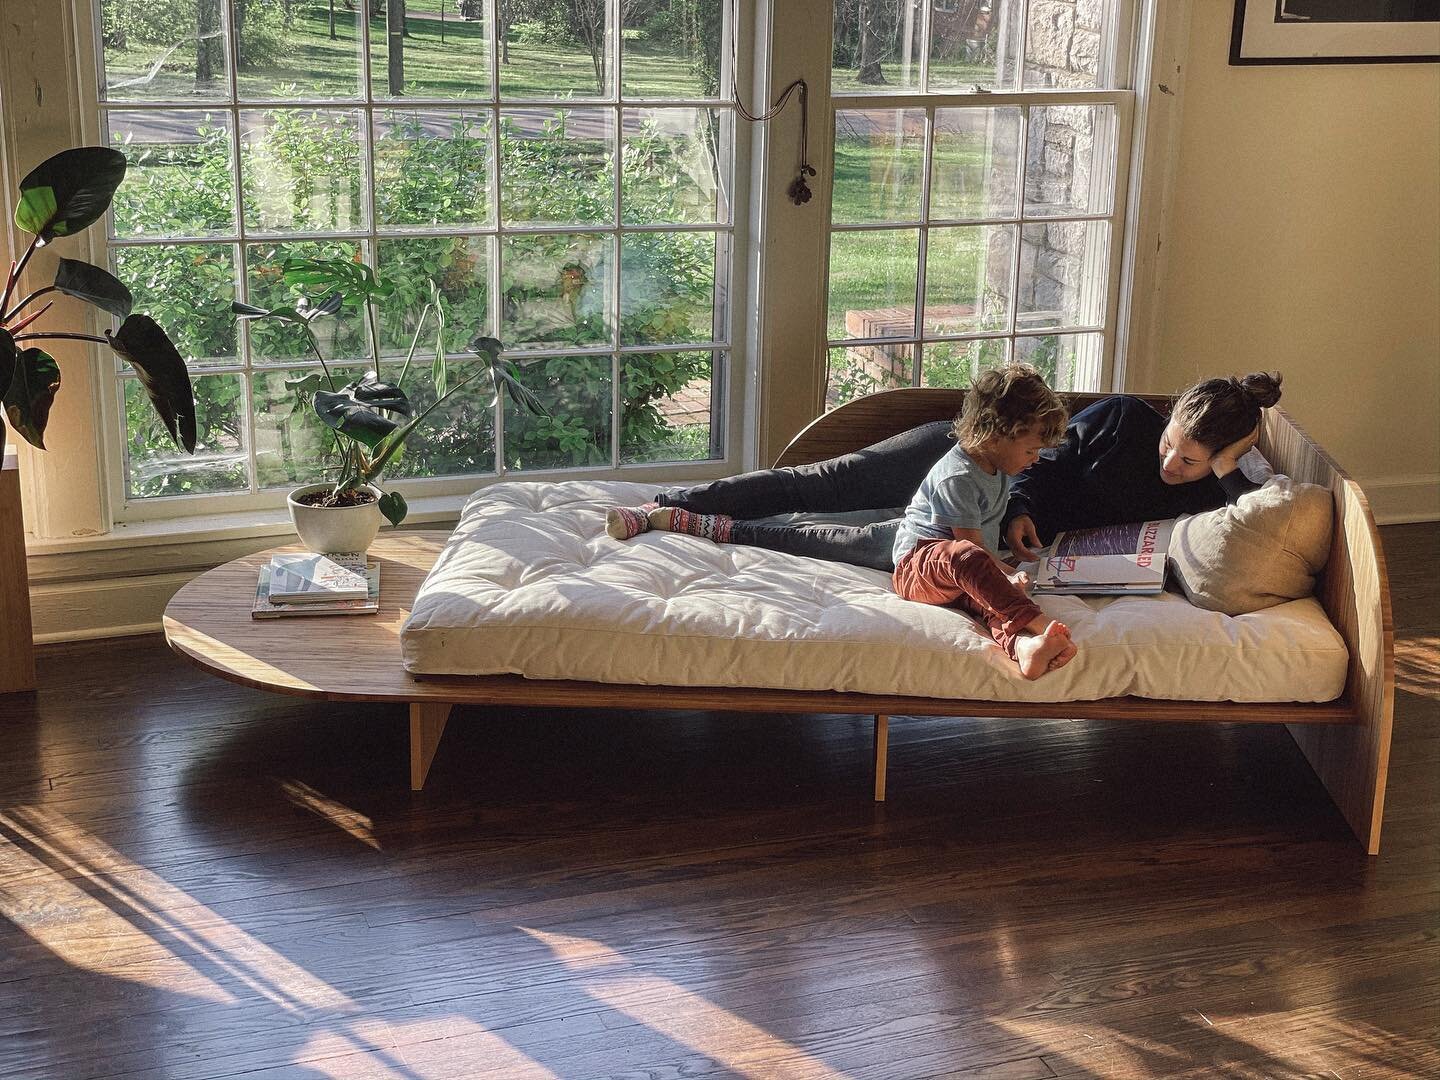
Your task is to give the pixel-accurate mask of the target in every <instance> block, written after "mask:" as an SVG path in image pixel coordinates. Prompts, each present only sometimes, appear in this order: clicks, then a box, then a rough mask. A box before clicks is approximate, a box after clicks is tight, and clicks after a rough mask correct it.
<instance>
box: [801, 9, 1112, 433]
mask: <svg viewBox="0 0 1440 1080" xmlns="http://www.w3.org/2000/svg"><path fill="white" fill-rule="evenodd" d="M1028 6H1029V4H1028V0H1027V3H1026V8H1027V13H1028ZM1111 13H1112V15H1113V18H1112V19H1111V20H1109V25H1107V26H1106V27H1105V28H1104V29H1105V37H1106V40H1105V41H1103V42H1102V46H1101V52H1100V56H1101V60H1102V64H1101V66H1100V68H1099V70H1098V72H1097V75H1096V83H1097V84H1100V85H1102V86H1103V85H1104V84H1106V83H1110V82H1113V83H1115V84H1116V88H1115V89H1093V90H1087V89H1070V90H1048V89H1037V90H1023V89H1022V90H996V91H984V90H981V91H977V92H968V93H954V92H934V91H932V92H929V93H925V92H918V91H908V90H898V91H885V90H879V91H874V92H867V93H845V94H832V96H831V98H830V110H829V125H828V132H829V139H830V145H831V146H832V147H833V146H834V142H835V134H836V118H837V117H838V116H839V114H840V113H841V112H845V111H862V110H866V111H890V110H901V109H903V110H909V111H916V112H919V111H923V112H924V113H925V135H924V161H923V172H922V174H921V181H920V182H921V195H920V199H921V207H920V209H921V213H920V215H919V219H918V222H917V221H903V222H902V221H885V222H865V223H855V224H851V223H844V224H836V223H834V222H833V221H828V220H827V230H826V252H825V264H824V265H825V267H826V275H827V278H828V273H829V262H830V259H829V257H830V251H829V241H830V238H832V237H833V236H834V235H835V234H836V233H837V232H867V231H877V230H898V229H906V230H917V231H918V233H919V245H918V254H917V258H918V265H917V268H916V283H915V297H914V304H913V311H914V316H915V319H914V326H913V327H912V333H911V334H908V335H903V336H894V337H876V338H863V339H859V338H842V339H835V340H831V339H829V337H828V334H827V339H826V341H825V350H826V358H827V374H828V357H829V353H830V350H831V349H833V348H840V347H866V346H878V347H889V348H897V349H898V348H909V349H911V350H912V352H911V357H910V368H911V377H910V382H909V383H908V385H911V386H922V385H924V384H923V382H922V373H923V371H924V355H925V349H926V347H927V345H931V344H936V345H939V344H954V343H959V342H967V341H975V340H986V339H994V340H1000V341H1007V340H1008V341H1011V342H1014V341H1018V340H1021V339H1025V338H1044V337H1051V336H1054V335H1064V334H1092V333H1097V332H1098V333H1099V334H1101V335H1102V342H1103V349H1102V352H1101V357H1100V367H1099V369H1098V370H1095V371H1089V372H1086V373H1085V375H1086V378H1085V382H1087V383H1089V384H1090V385H1082V386H1079V387H1077V389H1079V390H1087V391H1088V390H1098V391H1103V390H1104V389H1106V388H1108V387H1111V386H1113V385H1114V384H1115V372H1116V345H1117V341H1118V340H1119V338H1120V329H1119V324H1120V315H1121V294H1122V288H1121V286H1122V281H1123V277H1124V269H1125V264H1126V261H1127V260H1126V258H1125V255H1126V251H1127V247H1126V245H1127V239H1128V237H1127V228H1126V225H1127V221H1128V220H1129V202H1128V194H1129V191H1130V175H1131V159H1132V146H1133V140H1134V120H1135V105H1136V97H1137V95H1136V92H1135V90H1134V89H1133V86H1134V72H1133V66H1132V65H1133V57H1134V54H1135V50H1134V49H1133V45H1134V43H1135V40H1136V31H1137V29H1138V27H1137V22H1136V19H1137V11H1136V6H1135V0H1116V2H1115V4H1114V7H1113V9H1112V12H1111ZM1025 18H1026V15H1025V14H1022V16H1021V19H1022V22H1021V25H1022V26H1024V25H1026V22H1025ZM932 21H933V20H932V19H921V20H920V23H921V26H920V43H919V47H920V57H919V77H918V82H917V85H918V86H920V87H924V86H925V85H926V83H927V79H928V75H929V67H930V28H931V23H932ZM1025 44H1026V43H1025V42H1023V41H1022V43H1021V47H1020V48H1019V49H1018V50H1017V52H1016V56H1015V76H1014V77H1015V84H1016V85H1017V86H1020V87H1023V86H1024V84H1025V66H1026V65H1025V54H1026V51H1027V50H1026V48H1025ZM902 65H903V62H902ZM1056 105H1109V106H1112V107H1113V108H1114V110H1115V129H1114V145H1113V150H1114V159H1113V161H1111V162H1108V163H1106V164H1107V165H1109V166H1110V167H1109V168H1099V167H1093V171H1092V181H1093V182H1095V186H1096V188H1097V189H1098V188H1101V187H1102V186H1105V187H1108V188H1109V193H1110V194H1111V196H1112V197H1111V198H1110V199H1109V203H1110V209H1109V212H1107V213H1063V214H1049V215H1043V216H1033V215H1032V216H1026V214H1025V188H1024V175H1025V168H1026V159H1027V156H1028V155H1027V139H1028V136H1029V127H1030V125H1029V117H1030V110H1031V109H1032V108H1043V107H1046V106H1056ZM1003 106H1013V107H1017V108H1019V110H1020V130H1019V141H1018V143H1017V147H1016V158H1017V160H1016V175H1015V187H1016V214H1015V215H1014V216H1011V217H1004V218H999V217H987V218H977V219H974V220H958V219H957V220H951V219H944V220H942V221H937V222H934V223H933V224H932V221H931V215H930V197H929V186H930V176H931V158H932V152H933V150H934V144H935V113H936V111H937V110H942V109H943V110H954V109H966V108H972V109H987V108H998V107H1003ZM1100 149H1101V147H1100V146H1099V145H1098V144H1097V146H1096V151H1097V152H1098V151H1099V150H1100ZM1086 221H1104V222H1108V223H1109V227H1110V232H1109V243H1108V246H1107V249H1106V252H1107V253H1106V258H1107V259H1108V263H1107V266H1106V275H1105V279H1104V283H1105V295H1104V297H1103V300H1102V302H1101V303H1100V304H1099V305H1098V309H1099V310H1100V312H1101V321H1100V323H1099V325H1098V326H1096V325H1086V326H1073V327H1072V326H1057V327H1046V328H1044V329H1040V328H1034V329H1023V328H1020V327H1018V326H1017V325H1015V324H1016V323H1017V322H1018V314H1017V305H1018V304H1019V296H1018V292H1017V286H1018V275H1019V269H1020V265H1021V262H1022V252H1023V246H1024V242H1023V235H1024V226H1025V225H1029V224H1049V223H1056V224H1060V223H1065V222H1086ZM966 225H975V226H981V225H996V226H1014V227H1015V229H1016V233H1015V249H1016V250H1015V252H1014V254H1013V256H1012V257H1013V259H1014V266H1013V267H1012V273H1013V275H1014V276H1013V277H1012V281H1011V300H1010V307H1011V311H1010V317H1011V324H1012V325H1011V327H1010V328H1009V329H1007V330H1000V331H994V332H974V333H966V334H964V335H940V334H927V333H926V332H925V326H924V310H925V303H926V270H927V262H928V259H927V251H928V244H927V241H928V238H929V234H930V231H931V229H932V227H938V228H942V229H943V228H951V227H955V226H966ZM1094 255H1095V253H1093V252H1091V253H1088V255H1087V257H1090V258H1093V257H1094ZM1087 284H1090V282H1089V281H1088V279H1087ZM927 337H929V338H931V339H933V340H932V341H930V342H927V341H926V340H925V339H926V338H927ZM822 407H823V406H822Z"/></svg>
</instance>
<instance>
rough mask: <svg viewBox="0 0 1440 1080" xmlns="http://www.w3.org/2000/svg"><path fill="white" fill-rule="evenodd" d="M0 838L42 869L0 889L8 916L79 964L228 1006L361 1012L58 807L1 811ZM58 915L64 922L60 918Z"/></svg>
mask: <svg viewBox="0 0 1440 1080" xmlns="http://www.w3.org/2000/svg"><path fill="white" fill-rule="evenodd" d="M0 837H3V839H4V840H6V841H9V842H10V845H11V849H10V850H11V855H10V858H12V859H28V860H30V861H31V862H32V863H33V864H34V869H35V871H36V872H35V873H33V874H31V875H30V877H29V880H28V881H27V882H26V888H25V890H24V892H23V893H21V892H20V891H18V890H6V891H4V892H0V916H3V917H5V918H6V919H8V920H9V921H11V922H12V923H14V924H15V925H16V926H17V927H18V928H19V929H21V930H22V931H24V932H25V933H26V934H28V935H29V936H30V937H31V938H32V939H34V940H35V941H36V942H38V943H39V944H41V945H44V946H45V947H46V948H47V949H49V950H50V951H51V952H53V953H54V954H55V955H56V956H58V957H60V958H61V959H62V960H64V961H65V962H66V963H68V964H71V965H73V966H74V967H77V968H81V969H84V970H87V971H93V972H96V973H97V974H102V975H107V976H110V977H113V978H117V979H125V980H127V981H130V982H136V983H140V984H142V985H146V986H153V987H155V988H156V989H161V990H166V991H170V992H172V993H177V994H187V995H190V996H193V997H197V998H200V999H202V1000H208V1001H214V1002H218V1003H224V1004H230V1003H234V1002H236V1001H237V1000H238V997H237V994H247V995H254V996H256V997H259V998H263V999H265V1000H267V1001H270V1002H271V1003H273V1004H274V1005H276V1006H277V1007H279V1008H282V1009H284V1010H286V1011H287V1012H298V1013H304V1012H308V1011H318V1010H327V1011H330V1010H337V1009H339V1010H345V1009H348V1008H354V1006H353V1005H352V1004H351V1002H350V999H349V998H347V997H346V996H345V995H344V994H343V993H341V992H340V991H338V990H336V989H335V988H334V987H332V986H330V985H329V984H328V983H325V982H324V981H322V980H320V979H317V978H315V977H314V976H313V975H311V974H310V973H309V972H307V971H306V970H305V969H304V968H302V967H299V966H298V965H296V964H293V963H291V962H290V961H289V960H287V959H286V958H285V957H283V956H281V955H280V954H279V953H277V952H276V951H275V950H274V949H272V948H270V947H269V946H268V945H265V944H264V943H263V942H260V941H257V940H256V939H255V938H254V937H252V936H251V935H250V934H247V933H246V932H245V931H243V930H239V929H237V928H236V927H235V926H233V925H231V924H230V923H228V922H226V921H225V920H224V919H221V918H219V917H217V916H216V915H214V913H213V912H211V911H210V910H209V909H208V908H206V907H204V906H203V905H201V904H197V903H196V902H195V900H194V899H193V898H192V897H191V896H190V895H189V894H187V893H185V892H184V891H182V890H180V889H177V888H176V887H175V886H173V885H171V884H170V883H169V882H167V881H166V880H165V879H164V878H162V877H160V876H159V875H158V874H155V873H153V872H152V871H150V870H147V869H145V868H144V867H142V866H139V865H137V864H136V863H133V862H131V861H130V860H129V859H127V858H125V856H123V855H122V854H120V853H119V852H117V851H116V850H115V849H114V848H112V847H110V846H109V845H108V844H106V843H104V842H103V841H101V840H98V839H96V838H95V837H94V836H93V835H91V834H89V833H86V832H85V831H84V830H82V829H80V828H79V827H77V826H76V825H74V824H72V823H71V822H69V821H68V820H66V819H65V818H64V817H63V816H62V815H61V814H59V813H57V812H56V811H54V810H51V809H48V808H44V807H17V808H14V809H11V810H8V811H3V812H0ZM60 837H64V839H59V838H60ZM27 894H28V895H33V896H35V897H37V898H43V902H44V911H36V910H34V909H33V908H32V907H31V906H30V904H29V903H28V902H27V900H26V899H25V897H26V895H27ZM57 909H58V910H59V911H60V912H63V917H60V918H57V917H54V915H53V913H54V912H55V911H56V910H57ZM77 930H78V931H80V932H78V933H77ZM99 943H103V944H99ZM182 954H183V955H182Z"/></svg>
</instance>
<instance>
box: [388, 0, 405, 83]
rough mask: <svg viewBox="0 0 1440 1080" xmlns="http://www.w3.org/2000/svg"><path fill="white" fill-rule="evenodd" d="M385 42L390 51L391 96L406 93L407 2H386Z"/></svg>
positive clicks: (390, 0) (396, 0) (394, 0)
mask: <svg viewBox="0 0 1440 1080" xmlns="http://www.w3.org/2000/svg"><path fill="white" fill-rule="evenodd" d="M385 40H386V42H387V43H388V45H389V46H390V49H389V53H390V56H389V60H390V63H389V74H390V96H391V97H400V96H401V95H403V94H404V93H405V0H386V5H385Z"/></svg>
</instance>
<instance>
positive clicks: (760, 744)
mask: <svg viewBox="0 0 1440 1080" xmlns="http://www.w3.org/2000/svg"><path fill="white" fill-rule="evenodd" d="M1385 542H1386V546H1387V551H1388V553H1389V557H1390V566H1391V572H1392V575H1393V577H1392V586H1393V590H1394V595H1395V606H1396V621H1397V625H1398V635H1399V689H1398V692H1397V695H1396V696H1397V705H1396V733H1395V746H1394V754H1393V758H1392V765H1391V771H1390V797H1389V802H1388V806H1387V812H1386V823H1385V836H1384V850H1383V854H1381V856H1380V857H1379V858H1377V859H1368V858H1366V856H1365V855H1363V854H1362V853H1361V850H1360V847H1359V845H1358V844H1356V843H1355V842H1354V841H1353V840H1352V839H1351V838H1350V836H1349V834H1348V832H1347V830H1346V828H1345V825H1344V824H1343V822H1342V821H1341V819H1340V818H1339V816H1338V815H1337V814H1336V812H1335V811H1334V809H1333V808H1332V806H1331V805H1330V803H1329V801H1328V799H1327V797H1326V795H1325V793H1324V791H1323V790H1322V789H1321V788H1320V786H1319V785H1318V783H1316V781H1315V780H1314V779H1313V777H1312V776H1311V775H1310V773H1309V771H1308V770H1307V768H1306V766H1305V764H1304V762H1303V760H1302V759H1301V757H1300V754H1299V753H1298V751H1297V750H1296V748H1295V746H1294V745H1293V743H1292V742H1291V741H1290V739H1289V737H1288V735H1287V734H1286V733H1285V732H1284V731H1283V730H1277V729H1274V728H1263V727H1257V728H1248V727H1239V726H1227V727H1200V726H1184V725H1169V724H1167V725H1158V724H1157V725H1153V726H1151V725H1143V724H1122V723H1118V722H1117V723H1083V724H1082V723H1069V722H1058V721H1056V722H1033V721H1024V722H1015V721H1010V722H999V721H993V720H974V719H968V720H966V719H951V720H929V719H923V720H922V719H906V718H903V717H897V718H896V719H895V720H894V722H893V724H892V726H891V774H890V781H891V782H890V802H889V803H888V804H887V805H885V806H881V807H876V806H875V805H873V804H872V803H871V802H870V799H869V767H870V766H869V762H870V747H869V738H870V734H869V724H868V722H867V721H864V720H859V719H856V718H853V717H850V718H847V717H775V716H729V715H712V714H699V713H678V712H677V713H665V714H661V713H652V714H631V713H620V712H594V713H588V714H580V713H565V712H556V711H550V712H540V711H520V710H516V711H507V712H504V713H494V714H486V713H484V712H482V711H480V710H457V713H456V716H455V718H454V719H452V720H451V723H450V728H449V731H448V732H447V733H446V735H445V741H444V744H443V745H442V746H441V749H440V754H439V756H438V758H437V761H436V764H435V767H434V769H433V771H432V772H431V775H430V781H429V786H428V788H427V790H426V791H424V792H423V793H420V794H418V795H412V794H411V793H410V792H409V791H408V790H407V788H406V778H407V772H406V759H405V751H406V724H405V718H404V716H403V715H402V714H401V712H399V711H398V710H393V709H389V708H380V707H351V706H326V705H321V704H313V703H307V702H302V701H295V700H291V699H285V698H279V697H274V696H268V695H266V694H263V693H259V692H254V691H249V690H245V689H241V688H238V687H234V686H230V685H228V684H225V683H221V682H219V681H216V680H215V679H213V678H211V677H209V676H206V675H204V674H202V673H201V672H199V671H197V670H194V669H192V668H190V667H189V666H188V665H186V664H185V663H184V662H182V661H181V660H179V659H177V658H176V657H174V656H172V655H171V654H170V653H169V652H168V651H167V650H166V649H165V647H164V645H163V643H162V642H161V641H160V640H159V639H158V638H139V639H130V640H124V641H108V642H93V643H87V644H81V645H71V646H63V647H55V648H49V649H46V650H44V651H43V652H42V656H41V660H40V667H41V680H42V685H43V689H42V690H41V691H40V692H39V693H38V694H36V695H34V696H19V697H14V696H12V697H9V698H5V699H0V1076H4V1077H8V1078H37V1080H39V1078H44V1080H55V1078H82V1077H101V1076H127V1077H130V1076H134V1077H142V1076H143V1077H167V1078H171V1077H174V1078H179V1077H184V1078H199V1077H221V1076H237V1075H244V1076H246V1077H250V1078H255V1080H260V1078H266V1080H268V1078H271V1077H282V1076H283V1077H343V1078H347V1080H348V1078H361V1080H368V1078H371V1077H401V1078H421V1077H424V1078H433V1077H463V1078H467V1080H468V1078H479V1077H496V1078H506V1080H508V1078H512V1077H529V1076H557V1077H583V1078H589V1077H605V1076H622V1077H637V1078H638V1077H643V1078H654V1080H670V1078H676V1080H678V1078H687V1080H688V1078H698V1077H721V1076H726V1077H729V1076H745V1077H792V1076H794V1077H841V1076H844V1077H857V1078H859V1077H866V1078H881V1077H886V1078H906V1080H909V1078H921V1077H942V1076H943V1077H972V1078H981V1077H983V1078H988V1080H1029V1078H1040V1077H1104V1078H1110V1077H1167V1078H1168V1077H1216V1076H1223V1077H1300V1076H1306V1077H1311V1076H1313V1077H1337V1078H1340V1080H1350V1078H1352V1077H1435V1076H1440V1049H1437V1045H1440V910H1437V905H1440V839H1437V838H1440V790H1437V788H1440V785H1437V780H1440V584H1437V580H1436V577H1435V574H1434V567H1435V566H1436V565H1437V556H1440V526H1434V525H1424V526H1400V527H1394V528H1390V529H1387V530H1385Z"/></svg>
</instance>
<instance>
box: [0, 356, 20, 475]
mask: <svg viewBox="0 0 1440 1080" xmlns="http://www.w3.org/2000/svg"><path fill="white" fill-rule="evenodd" d="M19 359H20V350H19V349H18V348H16V346H15V339H14V338H12V337H11V336H10V332H9V331H8V330H6V329H5V328H4V327H0V399H3V398H4V396H5V392H6V391H7V390H9V389H10V380H11V379H13V378H14V377H15V365H16V363H17V362H18V361H19ZM4 452H5V423H4V421H3V420H0V454H3V453H4Z"/></svg>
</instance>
